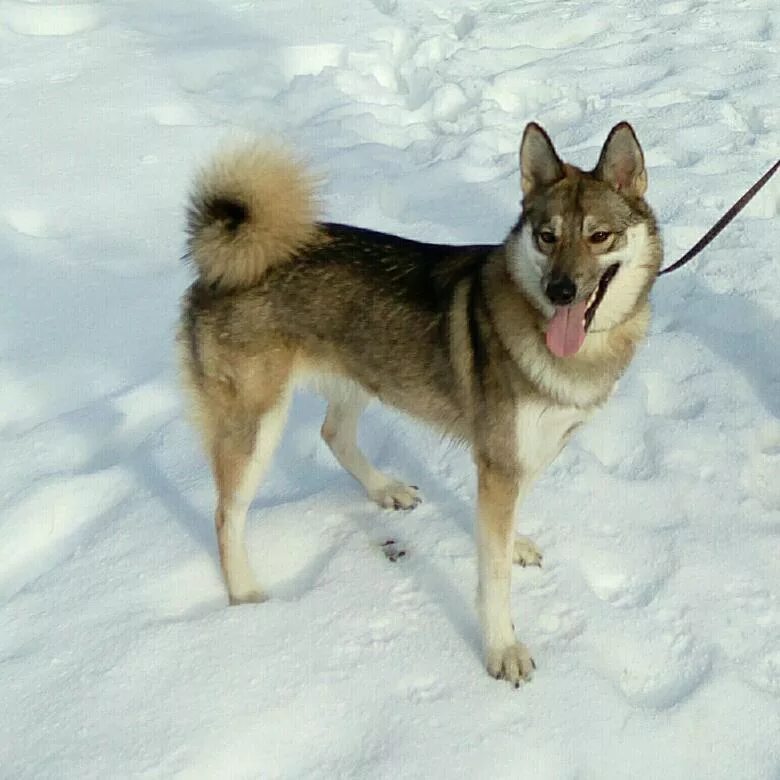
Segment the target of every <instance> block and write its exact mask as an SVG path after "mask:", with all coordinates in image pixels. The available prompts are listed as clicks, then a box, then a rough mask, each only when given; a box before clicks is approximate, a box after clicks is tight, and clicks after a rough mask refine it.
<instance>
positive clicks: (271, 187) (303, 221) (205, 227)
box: [187, 144, 316, 289]
mask: <svg viewBox="0 0 780 780" xmlns="http://www.w3.org/2000/svg"><path fill="white" fill-rule="evenodd" d="M313 187H314V182H313V179H312V178H311V176H310V175H309V174H308V173H307V172H306V171H305V170H304V169H303V168H302V167H301V166H300V164H298V163H297V162H295V161H294V160H292V159H291V158H289V157H287V156H286V155H285V154H284V153H282V152H280V151H278V150H275V149H268V148H265V147H262V146H260V145H259V144H253V145H249V146H242V147H240V148H236V149H231V150H229V151H226V152H223V153H221V154H219V155H218V156H217V157H216V158H215V159H214V160H213V161H212V162H211V163H210V164H209V166H208V167H207V168H205V169H204V170H203V171H201V173H200V174H199V176H198V177H197V180H196V182H195V186H194V188H193V192H192V195H191V196H190V203H189V208H188V209H187V233H188V241H187V247H188V253H187V254H188V256H189V257H190V259H191V260H192V261H193V262H194V263H195V265H196V266H197V269H198V272H199V274H200V278H201V280H202V281H203V282H205V283H206V284H210V285H216V286H217V287H219V288H221V289H236V288H241V287H249V286H251V285H253V284H255V283H256V282H257V281H259V279H260V278H261V277H262V276H263V274H264V273H265V272H266V271H267V270H268V268H270V267H271V266H273V265H276V264H278V263H282V262H284V261H286V260H289V259H290V258H291V257H293V256H294V255H295V253H296V252H298V251H299V250H300V249H302V248H303V247H304V246H305V245H306V244H307V243H309V242H310V241H311V240H312V239H313V237H314V234H315V232H316V221H315V203H314V197H313Z"/></svg>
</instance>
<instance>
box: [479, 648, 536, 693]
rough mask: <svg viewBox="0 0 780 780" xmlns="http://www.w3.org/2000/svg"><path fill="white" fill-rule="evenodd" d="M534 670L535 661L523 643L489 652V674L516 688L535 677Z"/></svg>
mask: <svg viewBox="0 0 780 780" xmlns="http://www.w3.org/2000/svg"><path fill="white" fill-rule="evenodd" d="M534 669H536V664H535V663H534V659H533V658H531V654H530V653H529V652H528V648H527V647H526V646H525V645H524V644H523V643H522V642H515V643H514V644H513V645H509V646H508V647H504V648H500V649H491V650H488V652H487V670H488V674H490V676H491V677H495V678H496V679H497V680H506V681H507V682H510V683H512V685H514V686H515V688H519V687H520V683H524V682H528V681H529V680H530V679H531V678H532V677H533V674H534Z"/></svg>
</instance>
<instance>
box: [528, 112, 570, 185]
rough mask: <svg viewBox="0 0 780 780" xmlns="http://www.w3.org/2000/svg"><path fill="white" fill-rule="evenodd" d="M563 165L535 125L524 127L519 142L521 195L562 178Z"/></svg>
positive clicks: (548, 141)
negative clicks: (521, 138)
mask: <svg viewBox="0 0 780 780" xmlns="http://www.w3.org/2000/svg"><path fill="white" fill-rule="evenodd" d="M564 175H565V173H564V170H563V163H562V162H561V160H560V158H559V157H558V155H557V153H556V152H555V147H554V146H553V145H552V141H551V140H550V136H548V135H547V133H545V132H544V130H542V128H541V127H540V126H539V125H537V124H536V122H529V123H528V124H527V125H526V126H525V132H524V133H523V140H522V141H521V142H520V185H521V187H522V189H523V195H525V196H528V195H530V194H531V193H532V192H534V191H535V190H538V189H541V188H542V187H548V186H549V185H550V184H554V183H555V182H556V181H560V179H562V178H563V177H564Z"/></svg>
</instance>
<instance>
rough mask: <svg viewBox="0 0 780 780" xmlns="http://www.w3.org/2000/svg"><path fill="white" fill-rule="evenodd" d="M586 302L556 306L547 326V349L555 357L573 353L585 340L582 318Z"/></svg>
mask: <svg viewBox="0 0 780 780" xmlns="http://www.w3.org/2000/svg"><path fill="white" fill-rule="evenodd" d="M587 308H588V302H587V301H583V302H582V303H575V304H574V305H573V306H556V308H555V314H554V315H553V318H552V319H551V320H550V324H549V326H548V327H547V349H549V350H550V352H552V353H553V355H555V356H556V357H570V356H571V355H574V354H575V353H576V352H577V351H578V350H579V348H580V347H581V346H582V342H583V341H585V325H584V324H583V318H584V317H585V310H586V309H587Z"/></svg>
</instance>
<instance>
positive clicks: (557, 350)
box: [546, 263, 620, 357]
mask: <svg viewBox="0 0 780 780" xmlns="http://www.w3.org/2000/svg"><path fill="white" fill-rule="evenodd" d="M619 267H620V266H619V264H618V263H614V264H613V265H611V266H609V268H607V270H606V271H604V273H603V274H602V275H601V279H599V283H598V285H597V286H596V289H595V290H594V291H593V293H592V294H591V296H590V298H588V299H587V300H585V301H581V302H580V303H574V304H571V305H570V306H556V308H555V313H554V314H553V316H552V319H551V320H550V322H549V324H548V326H547V336H546V342H547V348H548V349H549V350H550V352H552V353H553V355H555V356H556V357H571V356H572V355H575V354H576V353H577V352H579V350H580V347H581V346H582V345H583V343H584V341H585V335H586V334H587V331H588V328H590V326H591V323H592V322H593V318H594V317H595V316H596V310H597V309H598V307H599V305H600V304H601V302H602V301H603V300H604V296H605V295H606V294H607V288H608V287H609V284H610V282H611V281H612V280H613V279H614V278H615V274H616V273H617V272H618V269H619Z"/></svg>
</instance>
